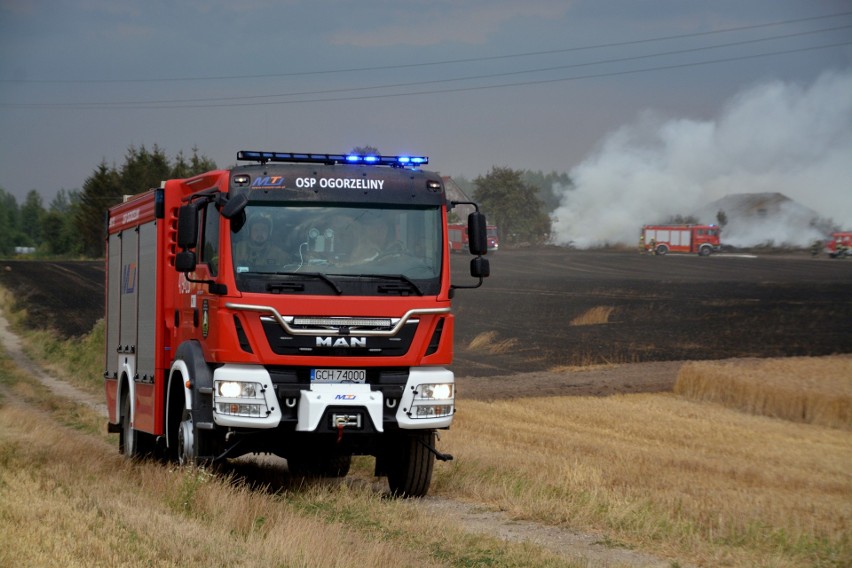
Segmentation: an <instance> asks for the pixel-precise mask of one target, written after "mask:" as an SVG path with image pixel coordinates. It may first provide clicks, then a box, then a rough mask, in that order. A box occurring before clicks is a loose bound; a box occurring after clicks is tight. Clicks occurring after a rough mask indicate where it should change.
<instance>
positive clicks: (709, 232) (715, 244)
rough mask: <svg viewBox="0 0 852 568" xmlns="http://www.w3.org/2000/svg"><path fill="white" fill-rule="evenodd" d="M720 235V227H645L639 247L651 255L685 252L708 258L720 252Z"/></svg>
mask: <svg viewBox="0 0 852 568" xmlns="http://www.w3.org/2000/svg"><path fill="white" fill-rule="evenodd" d="M719 235H720V229H719V226H718V225H692V224H689V225H645V226H644V227H642V233H641V235H640V237H639V241H640V245H639V246H640V249H641V250H642V251H644V252H646V253H650V254H657V255H665V254H668V253H670V252H684V253H696V254H699V255H701V256H708V255H709V254H710V253H713V252H719V250H720V248H721V243H720V242H719Z"/></svg>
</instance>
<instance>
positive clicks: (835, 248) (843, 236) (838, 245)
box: [825, 231, 852, 258]
mask: <svg viewBox="0 0 852 568" xmlns="http://www.w3.org/2000/svg"><path fill="white" fill-rule="evenodd" d="M825 252H826V253H827V254H828V256H830V257H831V258H843V257H846V256H852V231H839V232H836V233H831V238H830V239H828V240H827V241H826V243H825Z"/></svg>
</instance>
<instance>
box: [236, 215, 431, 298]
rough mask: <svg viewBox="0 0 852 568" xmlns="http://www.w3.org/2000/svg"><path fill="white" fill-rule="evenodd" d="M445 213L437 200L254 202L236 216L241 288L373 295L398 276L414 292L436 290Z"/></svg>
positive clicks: (238, 274)
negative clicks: (421, 203)
mask: <svg viewBox="0 0 852 568" xmlns="http://www.w3.org/2000/svg"><path fill="white" fill-rule="evenodd" d="M440 213H441V211H440V209H439V208H437V207H429V208H390V207H388V208H382V207H379V206H376V205H372V206H370V207H353V206H351V205H349V204H347V205H346V206H342V205H341V206H323V207H316V206H312V205H304V206H300V205H298V204H294V203H292V202H288V203H287V204H286V205H285V204H280V205H279V204H269V203H258V204H249V205H248V206H247V207H246V210H245V222H244V223H242V224H241V225H240V223H232V231H233V235H232V236H233V247H232V250H233V263H234V271H235V273H236V277H237V286H238V288H240V290H242V291H261V292H275V293H318V294H344V293H350V294H367V295H370V294H371V291H376V290H378V288H379V287H382V286H383V287H384V288H383V290H385V291H386V290H388V289H391V288H392V287H391V288H389V286H391V285H390V284H389V282H396V284H393V285H394V286H397V287H400V289H406V290H408V291H409V293H411V292H413V293H417V294H423V293H437V289H438V288H439V287H440V268H441V255H442V251H443V247H442V233H441V215H440ZM235 226H237V228H238V230H234V229H235ZM365 283H367V284H365ZM379 284H380V285H381V286H378V287H377V285H379ZM385 293H387V292H385ZM399 293H402V292H399Z"/></svg>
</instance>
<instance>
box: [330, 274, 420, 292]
mask: <svg viewBox="0 0 852 568" xmlns="http://www.w3.org/2000/svg"><path fill="white" fill-rule="evenodd" d="M335 276H354V277H355V278H379V279H383V280H398V281H401V282H405V283H406V284H408V285H409V286H411V287H412V288H414V290H415V291H416V292H417V295H418V296H422V295H423V290H421V289H420V286H418V285H417V284H415V283H414V280H412V279H411V278H409V277H408V276H406V275H405V274H335Z"/></svg>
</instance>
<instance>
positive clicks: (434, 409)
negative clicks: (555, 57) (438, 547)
mask: <svg viewBox="0 0 852 568" xmlns="http://www.w3.org/2000/svg"><path fill="white" fill-rule="evenodd" d="M237 160H240V161H250V162H255V163H254V164H249V165H241V166H237V167H234V168H233V169H230V170H217V171H211V172H208V173H205V174H201V175H198V176H195V177H192V178H188V179H174V180H169V181H166V182H165V183H164V184H163V187H160V188H157V189H152V190H150V191H148V192H147V193H144V194H141V195H138V196H134V197H133V198H130V199H129V200H128V201H126V202H125V203H122V204H120V205H117V206H115V207H113V208H111V209H110V210H109V218H108V228H107V243H106V265H107V283H106V318H105V319H106V342H105V343H106V349H105V353H106V355H105V368H106V370H105V372H104V378H105V391H106V401H107V407H108V409H109V419H108V421H109V430H110V431H111V432H118V433H119V450H120V451H121V452H122V453H124V454H125V455H127V456H129V457H136V456H144V455H149V454H156V455H161V456H163V457H166V458H169V459H174V460H177V461H178V462H179V463H183V464H195V463H206V462H212V461H217V460H222V459H225V458H231V457H239V456H241V455H244V454H247V453H252V452H266V453H273V454H276V455H279V456H281V457H283V458H285V459H287V462H288V467H289V468H290V470H291V472H294V473H300V474H309V475H327V476H344V475H346V474H347V472H348V471H349V466H350V463H351V458H352V456H353V455H372V456H375V457H376V467H375V470H376V475H377V476H386V477H387V479H388V484H389V486H390V490H391V492H392V493H393V494H394V495H403V496H422V495H425V494H426V493H427V491H428V488H429V485H430V482H431V477H432V470H433V465H434V461H435V459H436V458H437V459H442V460H447V459H452V456H449V455H448V454H443V453H441V452H439V451H438V450H437V449H436V431H437V430H439V429H447V428H449V427H450V424H451V423H452V420H453V414H454V413H455V385H454V383H455V381H454V375H453V372H452V371H450V370H449V369H448V368H447V367H446V366H447V365H449V364H450V363H451V361H452V349H453V328H454V320H453V314H452V313H451V308H450V304H451V298H452V297H453V294H454V291H455V290H456V289H458V288H476V287H478V286H480V285H481V284H482V282H483V278H484V277H486V276H488V275H489V272H490V270H489V266H488V260H487V259H485V258H483V257H482V255H484V254H485V253H486V230H485V227H486V221H485V216H484V215H482V214H481V213H480V212H479V209H478V207H477V206H476V204H474V203H471V202H464V204H466V205H472V206H473V207H474V211H473V212H472V213H470V215H469V216H468V221H469V224H468V232H469V234H470V242H469V249H470V252H471V254H473V255H475V257H474V258H473V259H472V260H471V264H470V274H471V276H473V277H474V278H478V279H479V282H478V283H473V284H470V285H460V284H454V283H451V282H450V261H449V254H447V250H448V249H447V230H446V226H447V225H446V223H447V211H448V209H452V207H453V206H454V205H457V204H461V203H462V202H448V201H447V199H446V194H445V190H444V185H443V182H442V181H441V177H440V176H439V175H437V174H436V173H433V172H427V171H423V170H421V169H420V168H419V166H420V165H422V164H426V163H428V159H427V158H426V157H411V156H353V155H345V154H291V153H278V152H240V153H239V154H238V155H237Z"/></svg>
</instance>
